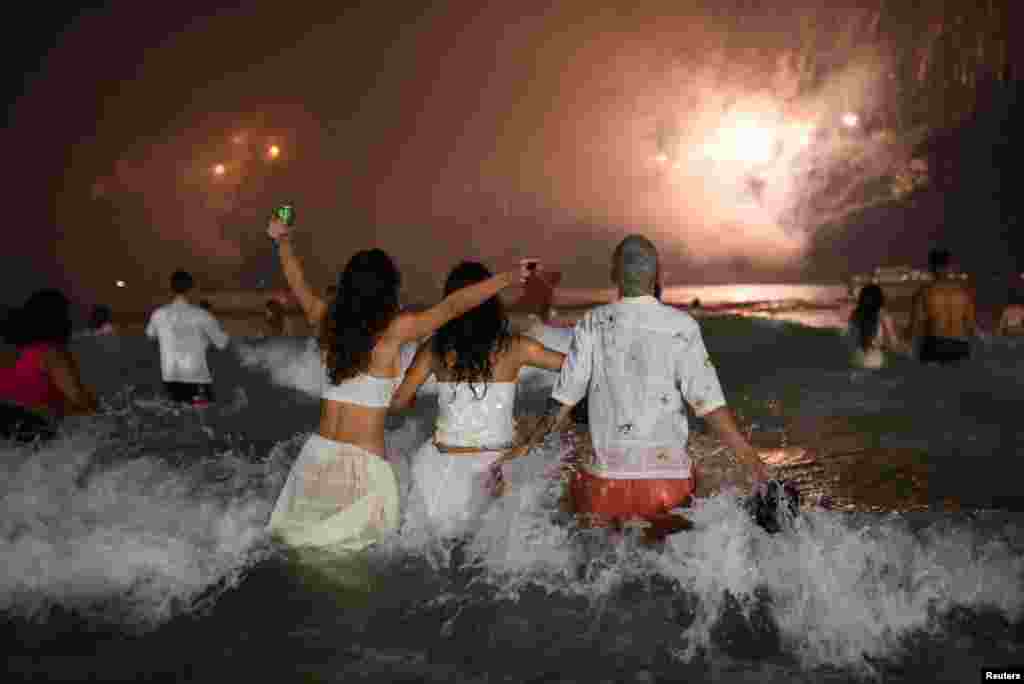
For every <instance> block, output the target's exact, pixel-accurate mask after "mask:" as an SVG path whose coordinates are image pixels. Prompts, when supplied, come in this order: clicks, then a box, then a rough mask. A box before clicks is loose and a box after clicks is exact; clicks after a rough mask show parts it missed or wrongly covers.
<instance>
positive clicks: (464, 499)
mask: <svg viewBox="0 0 1024 684" xmlns="http://www.w3.org/2000/svg"><path fill="white" fill-rule="evenodd" d="M502 453H504V452H501V451H481V452H477V453H471V454H467V453H461V454H451V453H442V452H441V451H438V449H437V447H436V446H434V443H433V441H429V442H427V443H425V444H424V445H423V446H421V447H420V448H419V450H418V451H417V452H416V453H415V454H414V455H413V459H412V473H411V474H412V489H411V492H410V501H409V511H408V513H407V514H406V525H407V527H410V528H412V529H421V528H424V527H425V528H427V529H429V530H430V531H431V532H433V533H434V534H437V535H438V536H440V537H460V536H464V535H466V534H470V533H472V532H473V531H475V529H476V526H477V523H478V522H479V520H480V516H481V515H483V513H484V512H485V511H486V510H487V509H488V507H489V506H490V505H491V503H492V502H493V501H494V494H493V491H492V488H491V486H490V485H491V468H490V467H491V465H492V464H493V463H494V462H495V461H497V460H498V458H500V457H501V455H502Z"/></svg>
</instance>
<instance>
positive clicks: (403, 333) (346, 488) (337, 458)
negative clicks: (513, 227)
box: [267, 220, 528, 550]
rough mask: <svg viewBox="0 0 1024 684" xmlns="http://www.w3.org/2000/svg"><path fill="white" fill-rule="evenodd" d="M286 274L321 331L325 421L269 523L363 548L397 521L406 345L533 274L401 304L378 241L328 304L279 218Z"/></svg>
mask: <svg viewBox="0 0 1024 684" xmlns="http://www.w3.org/2000/svg"><path fill="white" fill-rule="evenodd" d="M267 233H268V235H270V237H271V239H273V240H274V241H275V243H276V244H277V245H278V253H279V255H280V259H281V264H282V268H283V270H284V275H285V278H286V279H287V281H288V285H289V287H290V288H291V290H292V292H293V294H294V295H295V297H296V299H298V301H299V304H300V305H301V307H302V310H303V313H304V314H305V315H306V318H307V320H308V321H309V323H310V324H311V325H312V326H314V328H315V329H316V330H317V331H318V342H319V346H320V350H321V355H322V358H323V362H324V366H325V375H326V384H325V387H324V391H323V394H322V401H321V402H320V428H319V430H318V432H316V433H314V434H312V435H311V436H310V437H309V439H308V440H307V441H306V443H305V445H304V446H303V447H302V450H301V452H300V453H299V456H298V458H297V459H296V461H295V464H294V465H293V466H292V470H291V472H290V473H289V474H288V479H287V481H286V482H285V485H284V488H283V489H282V491H281V494H280V496H279V497H278V499H277V503H276V505H275V506H274V511H273V513H272V514H271V516H270V523H269V529H270V531H271V532H272V533H274V534H276V535H277V536H279V537H280V538H281V539H282V540H283V541H285V542H287V543H289V544H291V545H293V546H320V547H328V548H331V549H335V550H359V549H362V548H365V547H366V546H368V545H369V544H371V543H373V542H375V541H377V540H379V539H380V538H381V537H382V536H384V535H385V534H387V533H389V532H391V531H394V530H395V529H397V527H398V521H399V510H398V502H399V496H398V482H397V478H396V477H395V472H394V470H393V468H392V466H391V464H390V463H388V462H387V460H386V457H385V450H384V421H385V417H386V415H387V412H388V407H389V406H390V404H391V399H392V396H393V395H394V393H395V390H396V389H397V388H398V385H399V384H400V383H401V380H402V378H401V358H400V349H401V347H402V345H403V344H405V343H407V342H411V341H415V340H420V339H423V338H425V337H427V336H429V335H431V334H432V333H433V332H434V331H436V330H437V329H438V328H440V327H441V326H442V325H444V324H445V323H447V322H448V321H450V320H452V319H453V318H455V317H457V316H460V315H462V314H464V313H466V312H467V311H469V310H470V309H472V308H474V307H476V306H478V305H479V304H481V303H482V302H484V301H486V300H487V299H489V298H491V297H493V296H494V295H496V294H497V293H498V292H499V291H501V290H503V289H504V288H506V287H509V286H512V285H516V284H519V283H521V282H524V281H525V280H526V275H527V273H528V271H527V269H526V266H525V263H524V264H522V265H521V266H520V268H519V269H517V270H514V271H508V272H505V273H502V274H500V275H498V276H495V277H493V278H489V279H487V280H486V281H484V282H481V283H479V284H477V285H476V286H474V287H467V288H465V289H462V290H460V291H459V292H457V293H454V294H453V295H452V296H450V297H446V298H445V299H444V300H443V301H442V302H441V303H440V304H438V305H436V306H434V307H433V308H431V309H429V310H427V311H422V312H417V313H407V312H402V311H400V309H399V305H398V290H399V282H400V278H399V273H398V270H397V269H396V268H395V265H394V262H393V261H392V260H391V258H390V257H389V256H388V255H387V254H386V253H384V252H383V251H381V250H379V249H371V250H364V251H361V252H358V253H357V254H356V255H355V256H353V257H352V258H351V259H350V260H349V262H348V265H346V266H345V270H344V271H343V272H342V273H341V275H340V277H339V279H338V291H337V294H336V295H335V298H334V300H333V301H330V302H325V301H324V300H323V299H321V298H320V297H318V296H317V295H316V294H315V293H314V292H313V290H312V289H311V288H310V287H309V284H308V283H307V282H306V279H305V276H304V275H303V272H302V266H301V264H300V263H299V260H298V258H296V256H295V252H294V251H293V248H292V244H291V240H290V237H291V232H290V229H289V228H288V226H286V225H285V224H283V223H281V222H279V221H277V220H272V221H271V222H270V226H269V227H268V229H267Z"/></svg>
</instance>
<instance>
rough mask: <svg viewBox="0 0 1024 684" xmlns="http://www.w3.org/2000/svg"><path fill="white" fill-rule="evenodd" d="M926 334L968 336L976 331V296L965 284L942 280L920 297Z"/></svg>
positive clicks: (919, 308) (920, 307)
mask: <svg viewBox="0 0 1024 684" xmlns="http://www.w3.org/2000/svg"><path fill="white" fill-rule="evenodd" d="M917 306H918V311H917V312H915V313H916V314H917V316H919V317H920V320H921V322H922V327H923V333H924V334H925V335H930V336H933V337H948V338H965V337H970V336H971V335H973V334H974V318H975V312H974V297H973V295H972V294H971V292H970V290H968V289H967V287H966V286H965V285H963V284H962V283H959V282H956V281H953V280H940V281H938V282H936V283H934V284H932V285H929V286H928V287H926V288H925V289H924V291H923V292H922V293H921V296H920V297H919V300H918V304H917Z"/></svg>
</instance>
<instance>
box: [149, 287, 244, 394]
mask: <svg viewBox="0 0 1024 684" xmlns="http://www.w3.org/2000/svg"><path fill="white" fill-rule="evenodd" d="M193 284H194V281H193V280H192V275H191V274H189V273H188V272H187V271H176V272H175V273H174V275H172V276H171V290H172V291H173V292H174V300H173V301H172V302H171V303H170V304H165V305H164V306H161V307H160V308H159V309H157V310H156V311H154V312H153V315H152V316H150V317H149V323H147V324H146V335H147V336H148V337H151V338H156V339H157V340H158V341H159V342H160V371H161V374H162V375H163V380H164V388H165V389H166V390H167V393H168V395H170V397H171V399H172V400H174V401H180V402H184V403H193V404H206V403H208V402H210V401H213V391H212V386H213V378H212V376H211V375H210V369H209V367H208V366H207V365H206V348H207V347H208V346H210V344H211V343H212V344H213V345H214V346H216V347H217V348H218V349H224V348H225V347H227V345H228V336H227V333H225V332H224V329H223V328H221V326H220V323H218V322H217V319H216V318H214V317H213V316H212V315H211V314H210V313H209V312H208V311H206V310H205V309H203V308H201V307H198V306H194V305H192V303H190V302H189V300H188V292H189V291H190V290H191V289H192V286H193Z"/></svg>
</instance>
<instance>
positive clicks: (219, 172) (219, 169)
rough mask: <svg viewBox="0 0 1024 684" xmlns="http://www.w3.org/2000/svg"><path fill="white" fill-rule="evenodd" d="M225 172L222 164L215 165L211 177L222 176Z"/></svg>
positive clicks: (225, 168)
mask: <svg viewBox="0 0 1024 684" xmlns="http://www.w3.org/2000/svg"><path fill="white" fill-rule="evenodd" d="M227 170H228V169H227V167H226V166H224V165H223V164H217V165H216V166H214V167H213V175H215V176H223V175H224V174H225V173H227Z"/></svg>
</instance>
